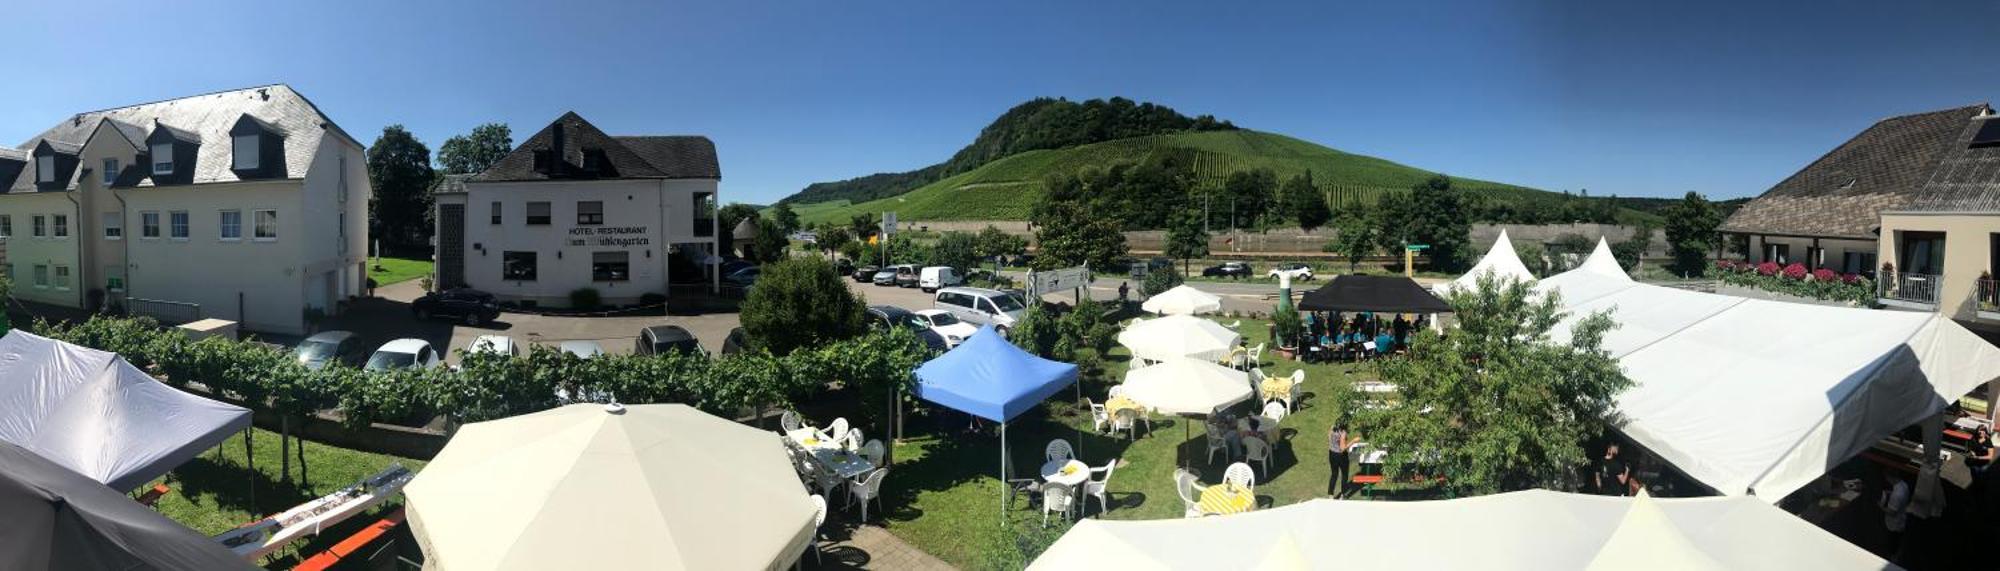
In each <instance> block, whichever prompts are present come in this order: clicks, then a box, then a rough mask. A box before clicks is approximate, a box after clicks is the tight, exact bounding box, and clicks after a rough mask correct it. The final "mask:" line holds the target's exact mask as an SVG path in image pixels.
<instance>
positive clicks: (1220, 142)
mask: <svg viewBox="0 0 2000 571" xmlns="http://www.w3.org/2000/svg"><path fill="white" fill-rule="evenodd" d="M1155 153H1171V154H1175V155H1180V156H1182V157H1184V158H1186V159H1188V160H1189V161H1190V162H1192V163H1193V164H1194V165H1195V173H1196V176H1197V177H1198V181H1197V183H1196V184H1197V186H1198V187H1200V188H1214V187H1219V186H1221V185H1222V182H1223V181H1224V180H1225V179H1227V178H1228V176H1229V174H1230V173H1232V172H1237V171H1244V170H1251V169H1259V168H1265V169H1271V170H1272V171H1273V172H1276V173H1277V174H1278V177H1279V178H1280V179H1281V180H1282V179H1284V178H1286V177H1290V176H1293V175H1297V174H1300V173H1304V172H1307V171H1311V172H1312V173H1313V181H1314V182H1316V183H1318V184H1319V185H1320V186H1321V187H1322V188H1325V189H1326V190H1327V193H1328V197H1329V199H1330V200H1331V201H1333V202H1334V203H1335V207H1336V208H1338V207H1339V206H1340V205H1341V204H1351V203H1355V202H1360V203H1372V202H1374V201H1375V200H1376V199H1377V198H1379V197H1380V196H1381V195H1382V194H1384V193H1390V192H1400V191H1402V190H1404V189H1408V188H1409V187H1410V186H1411V185H1414V184H1416V183H1418V182H1422V181H1424V180H1426V179H1428V178H1430V177H1431V176H1432V173H1431V172H1430V171H1426V170H1423V169H1418V168H1415V167H1410V166H1406V165H1402V164H1398V163H1394V162H1391V161H1386V160H1383V159H1378V158H1375V157H1370V156H1365V155H1357V154H1353V153H1345V152H1341V151H1338V150H1334V149H1331V148H1327V147H1325V146H1321V145H1318V144H1314V143H1311V142H1307V141H1302V140H1299V139H1294V138H1291V137H1287V136H1284V135H1278V134H1273V133H1262V132H1257V131H1249V130H1241V131H1205V132H1194V133H1176V134H1171V135H1156V136H1151V137H1136V138H1131V139H1120V140H1116V141H1106V142H1103V143H1095V144H1090V145H1082V146H1077V147H1072V148H1067V149H1053V150H1039V151H1028V152H1025V153H1019V154H1015V155H1011V156H1008V157H1006V158H1002V159H999V160H996V161H993V162H991V163H987V164H986V165H984V166H981V167H979V168H977V169H973V170H971V171H969V172H965V173H961V174H958V175H956V176H952V177H949V178H946V179H944V180H940V181H937V182H934V183H931V184H928V185H925V186H924V187H922V188H918V189H916V190H913V191H910V192H909V193H906V194H902V195H899V196H895V197H890V198H884V199H880V200H873V201H869V202H863V203H860V204H851V203H848V202H846V201H834V202H823V203H816V204H804V205H794V208H795V209H796V210H797V212H798V214H799V218H800V220H802V221H804V222H806V223H817V222H833V221H839V222H844V221H846V220H847V219H848V218H849V217H851V216H852V215H854V214H860V213H868V214H878V213H880V212H884V211H894V212H896V213H897V215H898V216H901V217H902V218H905V219H910V220H1024V219H1026V218H1027V216H1028V209H1029V207H1030V206H1031V205H1032V204H1033V203H1034V197H1035V195H1036V194H1037V193H1039V192H1041V186H1042V180H1043V179H1044V178H1046V177H1047V176H1048V175H1049V174H1052V173H1064V172H1074V171H1076V170H1079V169H1082V168H1083V167H1086V166H1103V165H1109V164H1114V163H1117V162H1124V161H1132V162H1136V161H1139V160H1142V159H1144V158H1146V157H1147V156H1150V155H1152V154H1155ZM1453 181H1454V184H1456V185H1458V186H1459V187H1460V188H1464V189H1471V190H1473V191H1474V192H1476V193H1480V194H1483V195H1488V196H1493V197H1500V198H1508V197H1522V196H1530V195H1543V196H1552V195H1553V194H1554V193H1548V192H1546V191H1541V190H1535V189H1530V188H1525V187H1520V186H1513V185H1507V184H1500V183H1494V182H1487V181H1481V180H1473V179H1464V178H1454V179H1453Z"/></svg>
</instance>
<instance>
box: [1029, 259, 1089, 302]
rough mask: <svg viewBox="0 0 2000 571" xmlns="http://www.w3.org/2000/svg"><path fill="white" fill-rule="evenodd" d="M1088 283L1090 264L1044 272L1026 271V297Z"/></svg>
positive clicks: (1078, 286)
mask: <svg viewBox="0 0 2000 571" xmlns="http://www.w3.org/2000/svg"><path fill="white" fill-rule="evenodd" d="M1089 285H1090V266H1077V267H1074V268H1063V269H1060V270H1049V271H1046V272H1028V298H1029V299H1038V298H1040V297H1041V295H1042V294H1045V293H1049V292H1055V291H1062V290H1066V289H1076V288H1081V287H1086V286H1089Z"/></svg>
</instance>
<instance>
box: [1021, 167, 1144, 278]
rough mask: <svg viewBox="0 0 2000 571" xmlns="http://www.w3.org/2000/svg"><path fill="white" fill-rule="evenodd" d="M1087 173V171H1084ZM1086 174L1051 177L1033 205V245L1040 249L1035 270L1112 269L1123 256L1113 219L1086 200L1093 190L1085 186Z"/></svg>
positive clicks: (1122, 244) (1122, 243)
mask: <svg viewBox="0 0 2000 571" xmlns="http://www.w3.org/2000/svg"><path fill="white" fill-rule="evenodd" d="M1087 170H1089V169H1087ZM1085 178H1095V177H1092V176H1091V175H1089V174H1085V175H1082V176H1079V175H1073V174H1071V175H1063V174H1058V175H1051V176H1050V177H1049V180H1048V182H1047V183H1046V184H1044V185H1043V188H1044V190H1043V192H1042V196H1041V199H1040V200H1037V201H1036V202H1035V206H1034V209H1033V210H1032V211H1031V213H1030V214H1029V218H1028V219H1029V221H1030V222H1031V223H1032V224H1034V226H1035V241H1036V242H1038V243H1040V244H1041V245H1042V250H1041V255H1040V256H1037V257H1035V264H1034V265H1035V269H1038V270H1053V269H1057V268H1067V267H1072V266H1076V265H1080V264H1084V263H1089V264H1090V265H1093V266H1097V267H1099V268H1108V267H1111V265H1112V262H1113V261H1115V260H1117V259H1118V258H1120V257H1122V256H1124V255H1125V234H1124V233H1122V232H1120V231H1119V223H1118V222H1117V221H1115V220H1113V219H1112V218H1113V217H1112V216H1109V215H1107V214H1106V213H1103V212H1099V211H1098V210H1099V209H1098V208H1096V207H1094V206H1093V205H1092V204H1091V203H1090V201H1089V200H1088V199H1087V196H1089V192H1090V191H1091V190H1092V189H1091V188H1090V187H1089V186H1087V185H1086V184H1085V182H1084V179H1085Z"/></svg>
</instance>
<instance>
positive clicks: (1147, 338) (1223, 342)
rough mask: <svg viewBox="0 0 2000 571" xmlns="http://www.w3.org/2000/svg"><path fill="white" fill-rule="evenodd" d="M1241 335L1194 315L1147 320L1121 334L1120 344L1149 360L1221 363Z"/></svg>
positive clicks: (1119, 336)
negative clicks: (1187, 360) (1190, 358)
mask: <svg viewBox="0 0 2000 571" xmlns="http://www.w3.org/2000/svg"><path fill="white" fill-rule="evenodd" d="M1241 338H1242V336H1241V335H1238V334H1237V333H1236V332H1235V331H1231V330H1229V328H1228V327H1223V326H1222V324H1219V323H1216V322H1214V321H1209V320H1207V319H1202V318H1199V317H1194V316H1191V315H1169V316H1166V317H1162V318H1159V319H1148V320H1146V321H1141V322H1138V323H1134V324H1132V325H1131V326H1130V327H1126V328H1125V330H1124V331H1120V332H1118V344H1119V345H1124V346H1125V348H1126V349H1130V350H1131V351H1132V356H1133V357H1137V358H1140V359H1146V360H1149V361H1167V360H1170V359H1175V358H1179V357H1193V358H1196V359H1204V360H1207V361H1211V362H1213V361H1220V360H1222V357H1223V356H1225V355H1228V354H1229V351H1230V350H1231V349H1235V348H1236V342H1237V340H1238V339H1241Z"/></svg>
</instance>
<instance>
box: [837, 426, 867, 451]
mask: <svg viewBox="0 0 2000 571" xmlns="http://www.w3.org/2000/svg"><path fill="white" fill-rule="evenodd" d="M862 442H863V440H862V436H861V429H859V428H849V429H847V434H844V435H841V437H840V448H841V449H842V450H849V451H853V450H860V449H861V443H862Z"/></svg>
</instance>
